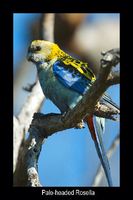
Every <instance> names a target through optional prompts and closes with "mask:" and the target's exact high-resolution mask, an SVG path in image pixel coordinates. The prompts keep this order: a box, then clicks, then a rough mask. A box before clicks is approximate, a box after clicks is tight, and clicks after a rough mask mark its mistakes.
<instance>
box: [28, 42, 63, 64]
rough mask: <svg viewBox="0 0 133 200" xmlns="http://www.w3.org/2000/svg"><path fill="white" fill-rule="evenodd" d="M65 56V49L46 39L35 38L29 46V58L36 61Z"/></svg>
mask: <svg viewBox="0 0 133 200" xmlns="http://www.w3.org/2000/svg"><path fill="white" fill-rule="evenodd" d="M60 55H62V56H63V51H62V50H61V49H60V48H59V46H58V45H57V44H55V43H52V42H49V41H45V40H34V41H32V42H31V45H30V46H29V48H28V54H27V59H28V60H29V61H32V62H34V63H37V62H40V61H50V60H52V59H56V58H58V56H60Z"/></svg>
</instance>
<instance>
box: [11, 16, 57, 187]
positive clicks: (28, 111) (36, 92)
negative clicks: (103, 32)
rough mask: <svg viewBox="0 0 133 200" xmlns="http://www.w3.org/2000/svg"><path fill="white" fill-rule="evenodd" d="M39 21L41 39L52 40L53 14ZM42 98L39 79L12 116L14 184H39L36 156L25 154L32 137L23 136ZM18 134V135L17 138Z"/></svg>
mask: <svg viewBox="0 0 133 200" xmlns="http://www.w3.org/2000/svg"><path fill="white" fill-rule="evenodd" d="M41 22H42V23H43V24H42V25H41V27H40V28H41V32H42V38H41V39H44V40H49V41H51V42H53V25H54V14H45V17H43V21H41ZM43 32H44V33H43ZM43 100H44V94H43V92H42V90H41V88H40V84H39V81H37V82H36V84H34V87H32V91H31V93H30V95H29V97H28V98H27V100H26V102H25V104H24V106H23V108H22V109H21V111H20V114H19V115H18V117H17V118H14V160H13V169H14V186H26V185H29V186H40V183H39V176H38V170H37V167H36V166H37V163H38V158H37V157H35V155H33V157H32V159H30V156H28V155H29V154H27V150H28V153H29V147H30V145H31V143H32V139H30V140H28V141H29V142H28V143H27V141H26V142H24V137H25V133H26V132H27V131H28V128H29V125H30V123H31V120H32V116H33V113H35V112H37V111H38V110H39V108H40V106H41V104H42V102H43ZM32 130H33V129H31V132H30V134H31V136H30V137H32V136H34V135H36V137H35V141H36V140H37V141H36V143H37V145H39V146H40V147H39V148H41V145H40V138H39V139H37V138H38V137H37V135H38V131H36V134H35V129H34V131H33V132H32ZM18 136H20V137H19V138H18ZM33 138H34V137H33ZM38 156H39V155H38ZM35 158H36V159H35ZM27 162H30V164H28V165H26V164H25V163H27ZM29 165H31V167H29Z"/></svg>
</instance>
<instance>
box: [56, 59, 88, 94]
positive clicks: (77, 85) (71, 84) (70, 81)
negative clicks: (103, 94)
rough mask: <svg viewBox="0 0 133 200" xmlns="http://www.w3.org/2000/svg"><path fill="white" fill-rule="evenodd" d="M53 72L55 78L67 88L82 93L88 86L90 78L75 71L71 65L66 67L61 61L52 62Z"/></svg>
mask: <svg viewBox="0 0 133 200" xmlns="http://www.w3.org/2000/svg"><path fill="white" fill-rule="evenodd" d="M53 72H54V75H55V76H56V78H57V79H58V80H59V81H60V82H61V83H62V84H63V85H64V86H65V87H67V88H69V89H72V90H74V91H76V92H78V93H79V94H81V95H84V94H85V93H86V92H87V90H88V88H89V87H90V85H89V84H90V82H91V81H90V80H89V79H87V78H86V77H85V76H83V75H82V74H80V73H79V72H76V71H75V70H74V69H73V68H72V66H68V67H66V66H65V65H64V63H62V62H61V61H56V62H55V63H54V64H53Z"/></svg>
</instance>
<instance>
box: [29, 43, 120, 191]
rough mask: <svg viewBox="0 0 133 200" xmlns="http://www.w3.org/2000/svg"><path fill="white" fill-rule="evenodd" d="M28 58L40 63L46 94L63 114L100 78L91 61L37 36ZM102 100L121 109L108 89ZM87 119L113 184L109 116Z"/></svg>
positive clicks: (106, 173)
mask: <svg viewBox="0 0 133 200" xmlns="http://www.w3.org/2000/svg"><path fill="white" fill-rule="evenodd" d="M27 60H28V61H30V62H32V63H34V64H35V65H36V68H37V74H38V77H39V82H40V85H41V88H42V91H43V93H44V95H45V97H46V98H48V99H49V100H51V101H52V102H53V103H54V104H55V105H56V106H57V107H58V108H59V110H60V112H61V113H62V114H63V113H67V112H68V111H69V110H72V109H73V108H74V107H75V106H76V105H77V104H78V102H79V101H80V100H81V99H82V98H83V96H84V95H85V94H86V92H87V91H88V90H89V88H90V87H91V86H92V84H93V83H94V82H95V80H96V76H95V74H94V72H93V71H92V69H90V67H89V66H88V63H86V62H83V61H81V60H79V59H75V58H73V57H72V56H70V55H69V54H67V53H66V52H64V51H63V50H62V49H61V48H60V47H59V46H58V45H57V44H55V43H53V42H50V41H45V40H33V41H32V42H31V44H30V45H29V48H28V53H27ZM99 103H101V104H105V105H107V106H108V107H111V108H113V109H115V110H116V111H117V113H119V107H118V106H117V104H115V103H114V102H113V101H112V99H111V98H110V96H109V95H107V94H105V93H104V94H103V96H102V97H101V99H100V100H99ZM83 120H84V122H86V123H87V126H88V128H89V130H90V133H91V136H92V139H93V141H94V144H95V147H96V151H97V154H98V157H99V159H100V161H101V164H102V167H103V169H104V172H105V175H106V178H107V182H108V185H109V186H110V187H112V186H113V183H112V177H111V171H110V165H109V161H108V158H107V155H106V151H105V148H104V144H103V141H102V134H103V133H104V131H105V119H104V118H101V117H97V116H94V115H93V114H91V115H88V116H86V117H85V119H83Z"/></svg>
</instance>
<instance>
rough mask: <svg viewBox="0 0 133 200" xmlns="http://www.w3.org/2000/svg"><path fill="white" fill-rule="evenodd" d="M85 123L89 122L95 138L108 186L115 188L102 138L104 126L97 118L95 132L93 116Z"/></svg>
mask: <svg viewBox="0 0 133 200" xmlns="http://www.w3.org/2000/svg"><path fill="white" fill-rule="evenodd" d="M85 121H86V122H87V125H88V128H89V130H90V133H91V136H92V138H93V141H94V144H95V147H96V151H97V154H98V156H99V159H100V161H101V164H102V166H103V169H104V172H105V175H106V178H107V181H108V185H109V186H110V187H111V186H113V184H112V178H111V173H110V167H109V162H108V158H107V156H106V152H105V149H104V145H103V141H102V136H101V132H103V131H104V126H103V124H102V121H101V120H100V119H98V118H97V119H96V131H95V126H94V122H93V116H89V117H86V119H85Z"/></svg>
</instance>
